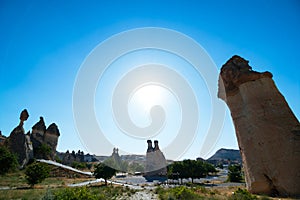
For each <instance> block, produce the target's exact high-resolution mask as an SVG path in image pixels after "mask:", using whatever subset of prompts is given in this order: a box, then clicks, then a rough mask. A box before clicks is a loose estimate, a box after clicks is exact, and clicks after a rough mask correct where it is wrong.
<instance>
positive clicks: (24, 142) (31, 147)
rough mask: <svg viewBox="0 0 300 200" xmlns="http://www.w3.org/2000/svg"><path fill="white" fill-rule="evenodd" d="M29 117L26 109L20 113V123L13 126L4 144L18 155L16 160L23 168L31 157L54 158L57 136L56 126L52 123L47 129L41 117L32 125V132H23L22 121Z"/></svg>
mask: <svg viewBox="0 0 300 200" xmlns="http://www.w3.org/2000/svg"><path fill="white" fill-rule="evenodd" d="M28 117H29V114H28V112H27V110H26V109H25V110H23V111H22V113H21V115H20V124H19V125H18V126H17V127H16V128H14V130H13V131H12V132H11V134H10V136H9V137H8V138H7V139H5V141H4V145H6V146H7V147H8V149H9V150H10V151H11V152H13V153H15V154H16V155H17V156H18V162H19V164H20V166H21V168H23V167H24V166H25V165H26V164H27V163H28V161H29V160H30V159H31V158H42V159H50V160H54V158H55V154H56V147H57V142H58V137H59V135H60V133H59V130H58V128H57V126H56V125H55V124H54V123H53V124H51V125H50V126H49V127H48V128H47V129H46V126H45V122H44V119H43V117H40V121H39V122H38V123H36V124H35V125H34V126H33V127H32V133H31V134H30V132H28V133H27V134H25V130H24V128H23V124H24V121H26V120H27V119H28Z"/></svg>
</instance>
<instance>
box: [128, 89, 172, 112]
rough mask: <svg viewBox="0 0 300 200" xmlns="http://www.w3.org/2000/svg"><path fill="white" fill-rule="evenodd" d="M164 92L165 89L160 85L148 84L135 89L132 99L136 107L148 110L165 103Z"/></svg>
mask: <svg viewBox="0 0 300 200" xmlns="http://www.w3.org/2000/svg"><path fill="white" fill-rule="evenodd" d="M166 92H167V91H166V89H165V88H164V87H162V86H160V85H154V84H149V85H145V86H143V87H141V88H139V89H137V90H136V92H135V93H134V95H133V99H132V100H134V102H135V103H136V105H137V106H138V107H140V108H143V109H144V110H145V111H149V109H151V107H153V106H155V105H163V104H165V103H166V98H167V97H166Z"/></svg>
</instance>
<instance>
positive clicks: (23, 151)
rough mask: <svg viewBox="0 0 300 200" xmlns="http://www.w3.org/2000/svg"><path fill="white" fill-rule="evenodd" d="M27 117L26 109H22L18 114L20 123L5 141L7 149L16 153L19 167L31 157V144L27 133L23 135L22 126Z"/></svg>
mask: <svg viewBox="0 0 300 200" xmlns="http://www.w3.org/2000/svg"><path fill="white" fill-rule="evenodd" d="M28 117H29V114H28V112H27V110H26V109H25V110H23V111H22V112H21V114H20V123H19V125H18V126H17V127H16V128H14V129H13V131H12V132H11V133H10V135H9V137H8V138H7V139H6V141H5V145H6V146H7V147H8V149H9V150H10V151H11V152H12V153H14V154H16V155H17V158H18V162H19V164H20V166H21V167H23V166H24V165H26V164H27V162H28V160H29V159H30V158H32V151H33V149H32V146H31V143H30V139H29V134H26V135H25V130H24V128H23V124H24V121H26V120H27V119H28Z"/></svg>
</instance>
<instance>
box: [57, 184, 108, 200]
mask: <svg viewBox="0 0 300 200" xmlns="http://www.w3.org/2000/svg"><path fill="white" fill-rule="evenodd" d="M53 199H54V200H68V199H70V200H71V199H72V200H81V199H85V200H96V199H97V200H98V199H100V200H102V199H103V200H104V199H105V198H104V197H103V196H97V195H96V194H93V193H92V192H91V191H90V190H88V189H87V188H86V187H80V188H66V189H64V190H60V191H58V192H56V193H55V194H54V198H53Z"/></svg>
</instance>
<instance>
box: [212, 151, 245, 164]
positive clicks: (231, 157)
mask: <svg viewBox="0 0 300 200" xmlns="http://www.w3.org/2000/svg"><path fill="white" fill-rule="evenodd" d="M207 161H208V162H210V163H213V164H217V163H222V164H229V162H230V163H242V157H241V154H240V151H239V150H235V149H223V148H222V149H219V150H218V151H217V152H216V153H215V154H214V155H213V156H212V157H210V158H208V159H207Z"/></svg>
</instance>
